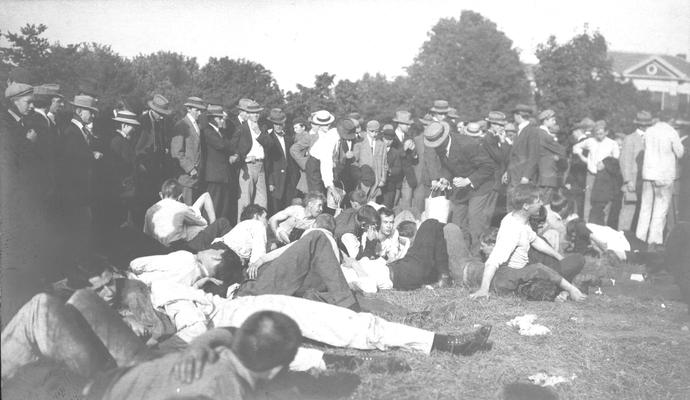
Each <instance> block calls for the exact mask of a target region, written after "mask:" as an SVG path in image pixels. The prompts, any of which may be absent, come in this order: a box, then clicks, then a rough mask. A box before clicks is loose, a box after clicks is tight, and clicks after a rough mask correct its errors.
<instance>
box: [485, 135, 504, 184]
mask: <svg viewBox="0 0 690 400" xmlns="http://www.w3.org/2000/svg"><path fill="white" fill-rule="evenodd" d="M482 145H483V146H484V150H486V152H487V154H488V155H489V157H491V160H492V161H493V162H494V168H495V170H494V190H496V191H500V190H501V189H502V188H503V186H504V184H503V182H502V179H503V174H504V173H505V172H506V168H508V158H509V157H510V149H511V145H510V144H508V143H506V142H504V143H501V142H500V140H499V139H498V137H497V136H494V135H491V134H488V135H486V136H484V138H483V140H482Z"/></svg>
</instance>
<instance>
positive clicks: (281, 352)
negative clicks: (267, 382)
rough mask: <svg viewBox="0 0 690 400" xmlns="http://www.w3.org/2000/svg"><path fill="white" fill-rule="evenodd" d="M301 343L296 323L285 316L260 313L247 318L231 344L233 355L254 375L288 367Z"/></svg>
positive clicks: (267, 312) (273, 313)
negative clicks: (278, 367)
mask: <svg viewBox="0 0 690 400" xmlns="http://www.w3.org/2000/svg"><path fill="white" fill-rule="evenodd" d="M301 343H302V333H301V331H300V329H299V326H297V323H296V322H295V321H294V320H293V319H292V318H290V317H288V316H287V315H285V314H282V313H279V312H275V311H260V312H257V313H254V314H252V315H250V316H249V318H247V319H246V320H245V321H244V323H243V324H242V326H240V328H239V329H238V330H237V333H236V335H235V337H234V339H233V341H232V352H233V353H234V354H235V356H237V358H238V359H239V360H240V362H241V363H242V365H244V366H245V367H247V368H248V369H249V370H251V371H254V372H263V371H268V370H270V369H271V368H274V367H277V366H279V365H280V366H288V365H289V364H290V363H291V362H292V360H293V359H294V358H295V354H297V349H298V348H299V346H300V344H301Z"/></svg>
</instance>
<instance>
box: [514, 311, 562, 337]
mask: <svg viewBox="0 0 690 400" xmlns="http://www.w3.org/2000/svg"><path fill="white" fill-rule="evenodd" d="M536 319H537V316H536V315H534V314H526V315H523V316H521V317H515V318H513V319H512V320H510V321H508V322H507V323H506V324H507V325H508V326H512V327H515V328H519V333H520V335H522V336H542V335H546V334H549V333H551V330H550V329H549V328H547V327H545V326H544V325H539V324H535V323H534V321H535V320H536Z"/></svg>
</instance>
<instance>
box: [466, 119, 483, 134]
mask: <svg viewBox="0 0 690 400" xmlns="http://www.w3.org/2000/svg"><path fill="white" fill-rule="evenodd" d="M463 132H464V133H465V135H467V136H481V135H482V126H481V125H480V124H479V123H478V122H470V123H469V124H467V125H465V128H464V129H463Z"/></svg>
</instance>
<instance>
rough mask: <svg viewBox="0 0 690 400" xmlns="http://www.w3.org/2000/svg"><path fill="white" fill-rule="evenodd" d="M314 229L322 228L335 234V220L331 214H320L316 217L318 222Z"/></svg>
mask: <svg viewBox="0 0 690 400" xmlns="http://www.w3.org/2000/svg"><path fill="white" fill-rule="evenodd" d="M314 228H321V229H325V230H327V231H329V232H331V233H334V232H335V218H333V216H332V215H330V214H325V213H324V214H319V215H317V216H316V220H314Z"/></svg>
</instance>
